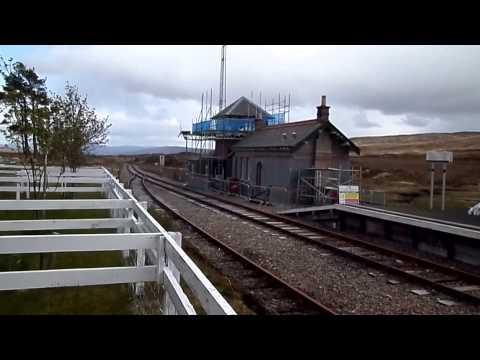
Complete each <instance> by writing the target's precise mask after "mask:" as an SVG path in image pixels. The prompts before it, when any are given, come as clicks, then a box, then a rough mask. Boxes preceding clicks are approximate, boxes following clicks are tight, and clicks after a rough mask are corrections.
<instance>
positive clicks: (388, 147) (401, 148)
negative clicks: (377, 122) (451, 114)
mask: <svg viewBox="0 0 480 360" xmlns="http://www.w3.org/2000/svg"><path fill="white" fill-rule="evenodd" d="M351 140H352V141H353V142H354V143H355V144H356V145H357V146H358V147H360V151H361V155H362V156H365V155H396V154H418V155H420V154H425V152H426V151H429V150H448V151H453V152H459V151H460V152H472V151H473V152H474V151H480V132H458V133H430V134H415V135H394V136H368V137H357V138H352V139H351ZM454 156H455V155H454Z"/></svg>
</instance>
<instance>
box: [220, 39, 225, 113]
mask: <svg viewBox="0 0 480 360" xmlns="http://www.w3.org/2000/svg"><path fill="white" fill-rule="evenodd" d="M226 48H227V45H222V59H221V62H220V91H219V93H218V94H219V96H218V107H219V109H218V111H222V109H223V107H224V105H225V103H226V102H227V64H226V61H225V60H226V55H227V52H226Z"/></svg>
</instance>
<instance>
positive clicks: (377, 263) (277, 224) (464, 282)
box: [129, 167, 480, 304]
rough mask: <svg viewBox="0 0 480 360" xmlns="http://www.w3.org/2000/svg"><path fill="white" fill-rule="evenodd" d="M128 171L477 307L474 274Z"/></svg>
mask: <svg viewBox="0 0 480 360" xmlns="http://www.w3.org/2000/svg"><path fill="white" fill-rule="evenodd" d="M129 171H130V172H131V173H133V174H135V175H136V176H139V177H141V178H142V180H143V181H144V182H149V183H152V184H155V185H157V186H160V187H162V188H164V189H166V190H168V191H171V192H174V193H176V194H178V195H181V196H184V197H186V198H189V199H191V200H194V201H197V202H199V203H202V204H205V205H208V206H211V207H213V208H216V209H218V210H221V211H225V212H228V213H230V214H233V215H235V216H238V217H240V218H244V219H247V220H249V221H252V222H255V223H257V224H260V225H262V226H265V227H269V228H272V229H275V230H276V231H279V232H283V233H285V234H288V235H289V236H291V237H294V238H297V239H299V240H302V241H304V242H307V243H309V244H312V243H313V244H315V245H317V246H321V247H323V248H324V249H328V250H330V251H332V252H334V253H336V254H339V255H342V256H344V257H348V258H351V259H354V260H355V261H358V262H361V263H364V264H365V265H369V266H372V267H374V268H377V269H379V270H381V271H385V272H387V273H390V274H395V275H398V276H401V277H403V278H406V279H408V280H409V281H412V282H415V283H418V284H422V285H425V286H428V287H431V288H433V289H436V290H438V291H440V292H443V293H445V294H448V295H450V296H453V297H455V298H457V299H462V300H464V301H467V302H470V303H474V304H480V276H478V275H476V274H473V273H470V272H466V271H463V270H460V269H456V268H453V267H449V266H446V265H443V264H440V263H437V262H434V261H432V260H428V259H423V258H420V257H417V256H414V255H411V254H408V253H404V252H401V251H398V250H393V249H389V248H386V247H383V246H381V245H378V244H373V243H370V242H368V241H366V240H363V239H358V238H355V237H353V236H351V235H344V234H340V233H336V232H334V231H330V230H327V229H324V228H320V227H318V226H315V225H312V224H308V223H305V222H303V221H300V220H297V219H291V218H288V217H285V216H281V215H278V214H273V213H270V212H267V211H264V210H260V209H256V208H253V207H251V206H248V205H244V204H238V203H237V202H234V201H229V200H226V199H222V198H220V197H218V196H215V195H211V196H210V195H209V196H206V195H205V194H203V193H200V192H198V191H193V190H190V189H189V190H186V189H184V188H182V187H179V186H178V185H176V184H173V183H171V182H170V181H165V180H163V179H159V178H158V177H156V176H153V175H151V174H148V173H146V172H144V171H142V170H140V169H138V168H137V167H129Z"/></svg>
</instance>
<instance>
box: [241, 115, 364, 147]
mask: <svg viewBox="0 0 480 360" xmlns="http://www.w3.org/2000/svg"><path fill="white" fill-rule="evenodd" d="M319 129H322V130H325V131H329V132H335V133H336V134H337V135H338V136H339V137H340V138H342V140H343V141H346V142H348V143H349V145H350V148H351V150H353V151H355V152H356V153H358V154H359V153H360V149H359V148H358V147H357V146H356V145H355V144H354V143H353V142H352V141H351V140H350V139H348V138H347V137H346V136H345V135H343V134H342V132H341V131H340V130H338V129H337V128H336V127H335V126H334V125H333V124H332V123H331V122H319V121H318V120H317V119H314V120H306V121H297V122H293V123H289V124H281V125H273V126H265V127H264V128H262V129H260V130H257V131H255V132H253V133H251V134H250V135H248V136H247V137H245V138H244V139H243V140H241V141H239V142H238V143H236V144H235V145H234V146H233V147H232V149H233V150H234V151H235V150H242V149H243V150H247V149H255V148H257V149H258V148H285V149H288V150H290V149H293V148H295V147H297V146H298V145H300V144H301V143H302V142H303V141H305V140H306V139H307V138H308V137H310V136H311V135H312V134H313V133H314V132H315V131H317V130H319ZM293 132H295V133H296V136H294V135H293V134H292V133H293ZM283 134H286V137H285V136H284V135H283Z"/></svg>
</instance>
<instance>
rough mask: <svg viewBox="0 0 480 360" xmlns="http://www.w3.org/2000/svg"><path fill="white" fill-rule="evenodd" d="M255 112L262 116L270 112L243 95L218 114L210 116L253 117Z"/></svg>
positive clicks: (213, 117)
mask: <svg viewBox="0 0 480 360" xmlns="http://www.w3.org/2000/svg"><path fill="white" fill-rule="evenodd" d="M255 114H262V117H263V118H265V117H267V116H270V114H269V113H268V112H266V111H265V110H263V109H262V108H261V107H260V106H258V105H257V104H255V103H253V102H251V101H250V100H248V99H247V98H246V97H245V96H242V97H240V98H239V99H237V100H236V101H234V102H233V103H231V104H230V105H228V106H227V107H226V108H225V109H223V110H222V111H220V112H219V113H218V114H216V115H215V116H212V119H218V118H225V117H255Z"/></svg>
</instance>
